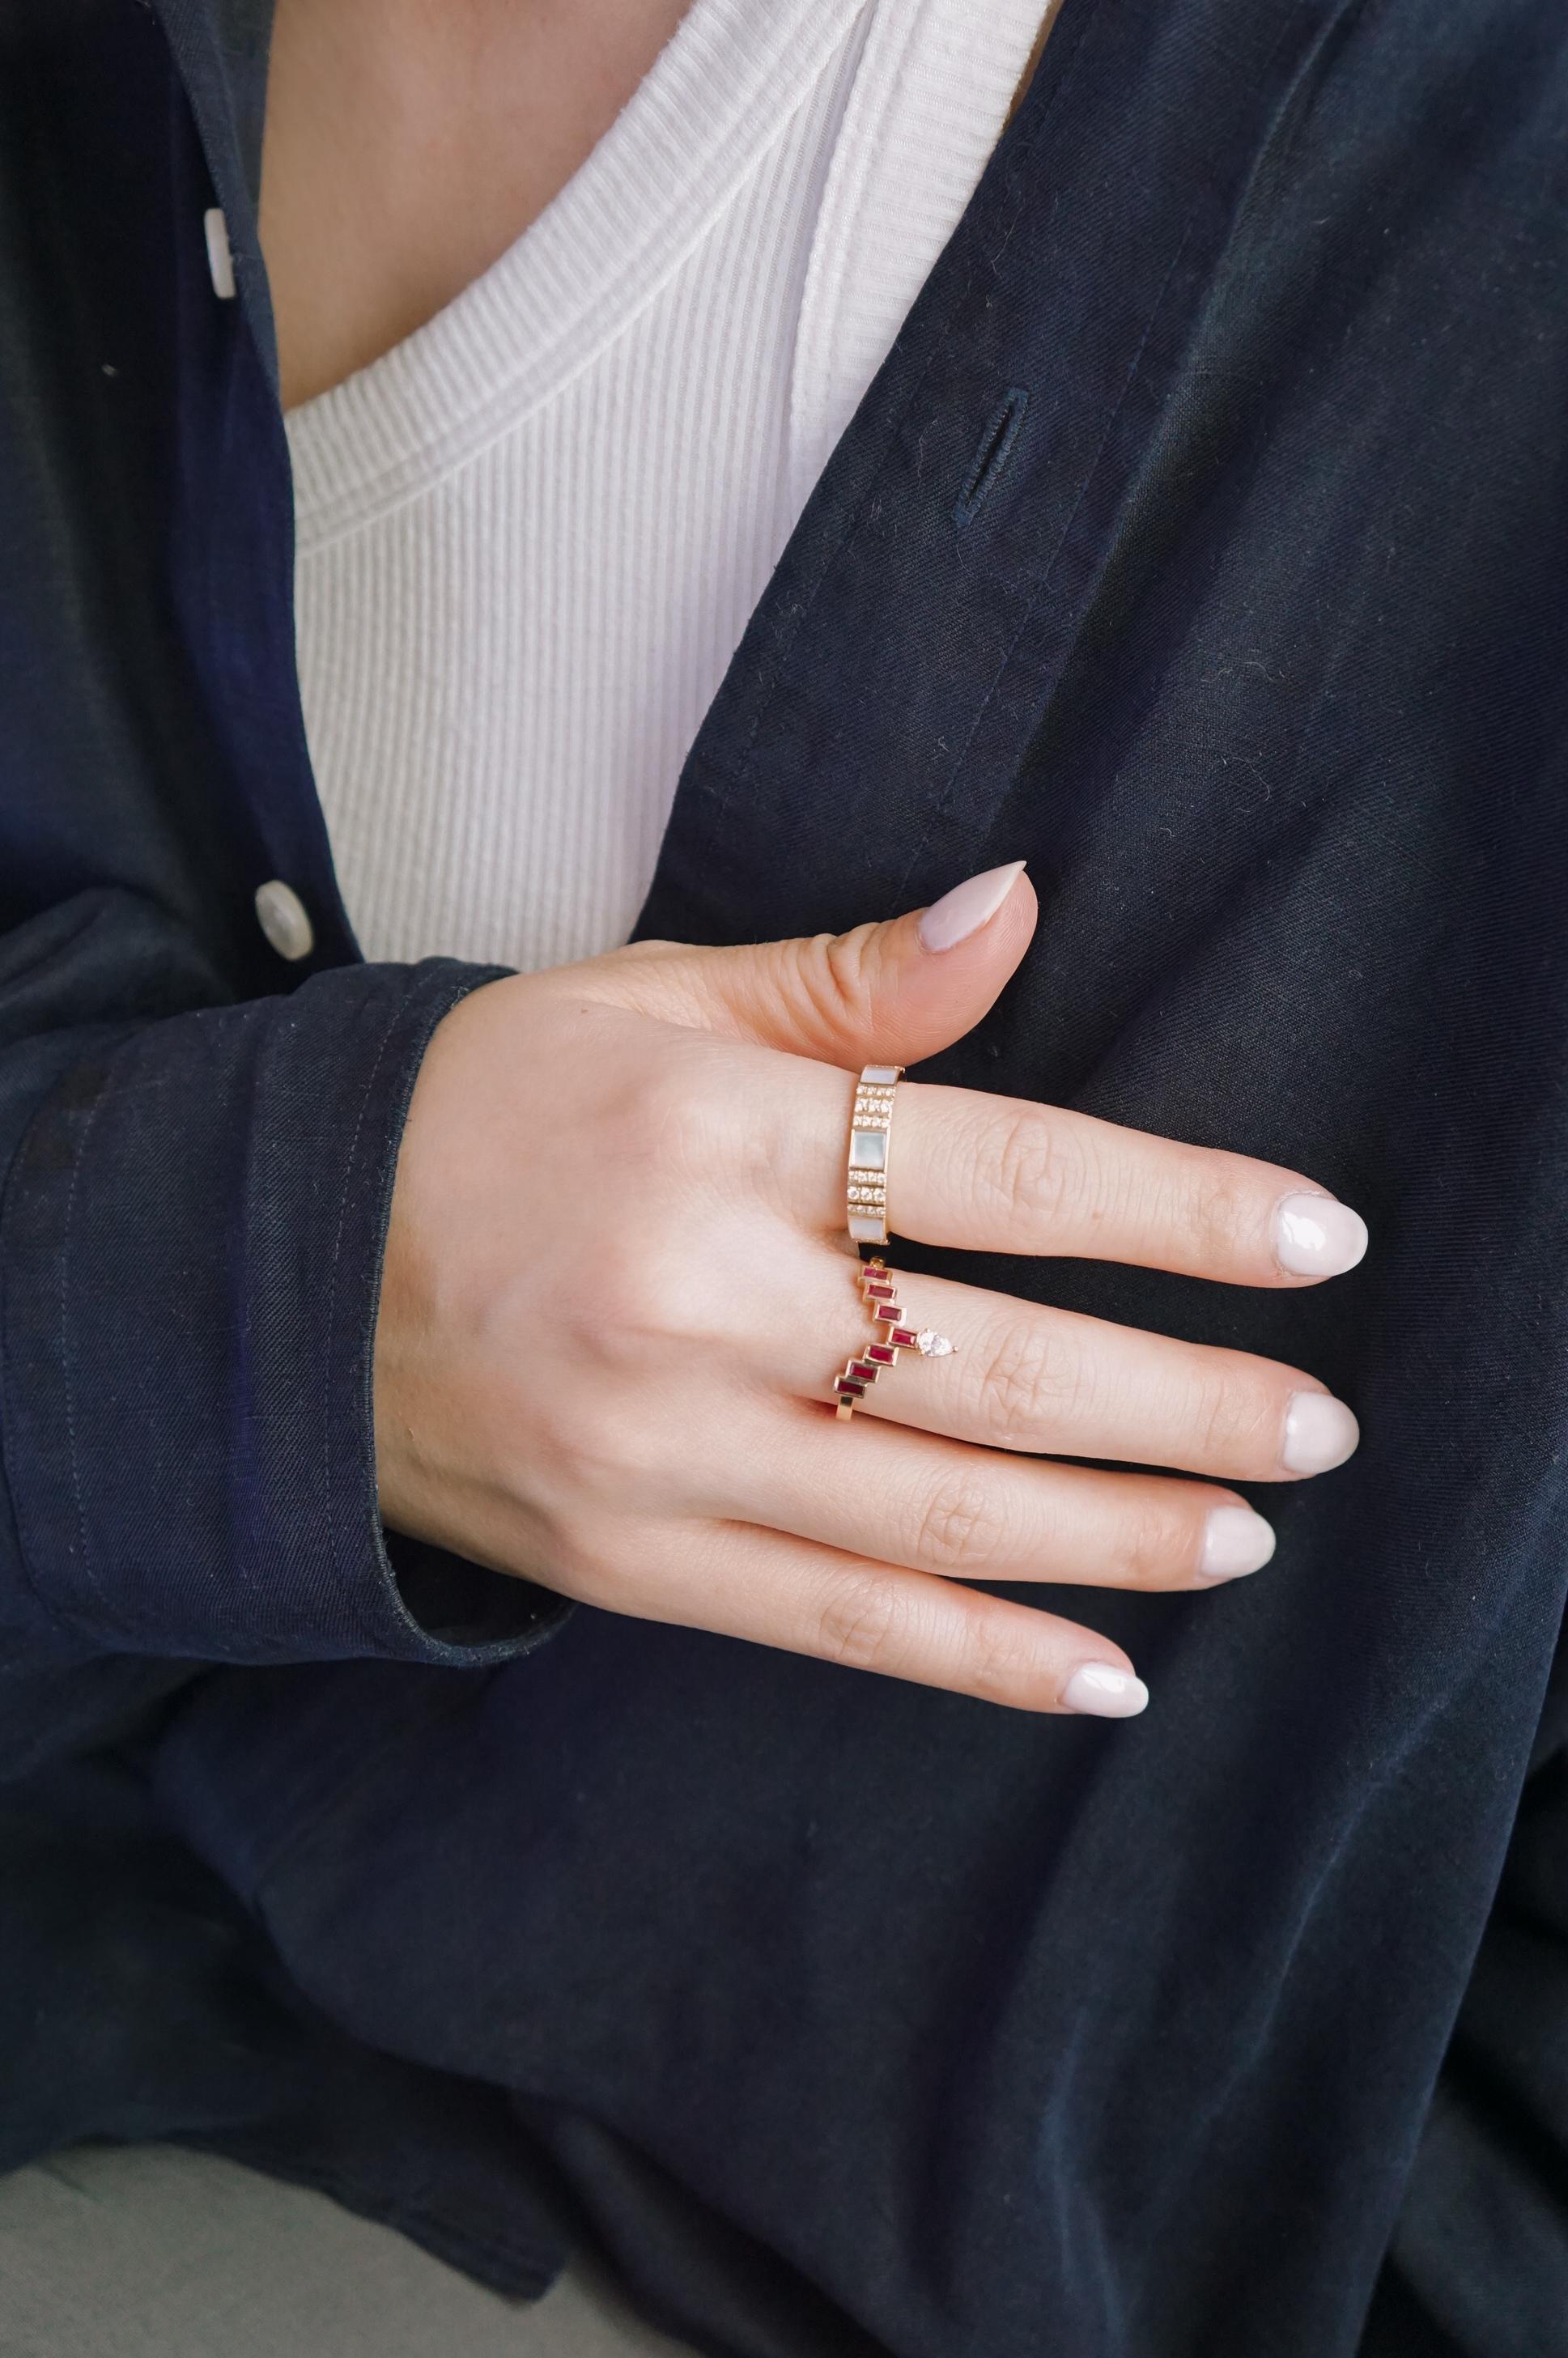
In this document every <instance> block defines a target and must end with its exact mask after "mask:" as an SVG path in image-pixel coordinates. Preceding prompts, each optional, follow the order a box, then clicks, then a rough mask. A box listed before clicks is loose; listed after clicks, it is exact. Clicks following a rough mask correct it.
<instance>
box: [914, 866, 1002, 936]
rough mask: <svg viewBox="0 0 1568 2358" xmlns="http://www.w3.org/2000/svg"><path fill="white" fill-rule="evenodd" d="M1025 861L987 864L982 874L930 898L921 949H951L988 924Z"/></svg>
mask: <svg viewBox="0 0 1568 2358" xmlns="http://www.w3.org/2000/svg"><path fill="white" fill-rule="evenodd" d="M1023 870H1024V862H1023V861H1022V860H1009V861H1008V863H1007V865H1006V867H1005V868H988V869H987V870H986V871H985V873H984V874H983V875H981V876H970V877H967V878H966V879H965V881H964V882H963V883H962V884H955V885H954V887H953V889H952V891H951V892H944V893H943V895H942V898H941V899H940V900H939V901H933V902H932V903H931V906H930V907H929V909H927V910H925V912H924V913H923V914H922V916H921V920H920V942H921V947H922V948H923V949H928V950H954V949H957V946H958V944H959V943H960V942H967V941H968V938H969V936H970V935H971V934H978V933H979V930H980V927H981V926H982V925H989V923H990V921H991V919H992V918H993V917H994V916H995V915H996V913H997V911H998V910H999V909H1000V906H1001V904H1002V903H1003V902H1004V901H1005V900H1006V898H1007V896H1008V894H1009V893H1010V892H1011V890H1012V888H1013V886H1014V885H1015V884H1016V883H1017V882H1018V880H1019V878H1020V877H1021V876H1022V873H1023Z"/></svg>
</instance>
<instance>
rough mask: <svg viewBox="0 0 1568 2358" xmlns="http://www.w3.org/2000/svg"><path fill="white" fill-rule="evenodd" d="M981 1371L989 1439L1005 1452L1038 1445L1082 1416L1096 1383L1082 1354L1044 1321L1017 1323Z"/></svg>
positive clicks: (999, 1341) (985, 1357)
mask: <svg viewBox="0 0 1568 2358" xmlns="http://www.w3.org/2000/svg"><path fill="white" fill-rule="evenodd" d="M981 1368H982V1377H981V1392H980V1396H981V1401H982V1403H983V1410H984V1420H985V1425H986V1438H987V1440H988V1441H989V1443H991V1444H992V1445H993V1446H995V1447H997V1448H999V1449H1026V1448H1030V1447H1035V1446H1038V1444H1039V1442H1040V1440H1041V1436H1042V1434H1044V1433H1048V1432H1049V1431H1050V1430H1051V1428H1052V1427H1053V1426H1054V1425H1060V1424H1063V1423H1066V1422H1071V1420H1072V1418H1073V1417H1074V1416H1075V1415H1076V1414H1077V1413H1078V1412H1081V1411H1082V1409H1083V1407H1084V1405H1085V1399H1086V1394H1087V1392H1088V1390H1089V1389H1090V1386H1091V1380H1092V1379H1091V1377H1090V1373H1089V1370H1088V1368H1087V1365H1086V1363H1085V1361H1084V1359H1083V1357H1082V1355H1081V1354H1080V1353H1079V1352H1078V1351H1077V1350H1076V1349H1075V1348H1074V1347H1072V1346H1071V1345H1070V1344H1069V1343H1068V1342H1067V1341H1066V1340H1065V1336H1064V1334H1063V1332H1062V1331H1061V1330H1060V1329H1058V1328H1057V1327H1055V1326H1054V1325H1052V1324H1050V1323H1048V1322H1047V1321H1045V1320H1043V1319H1028V1318H1021V1319H1015V1320H1013V1321H1011V1323H1010V1324H1009V1325H1006V1326H1005V1327H1004V1328H1003V1329H1002V1331H1001V1333H1000V1336H998V1337H997V1339H996V1341H995V1343H994V1344H993V1345H992V1347H991V1348H990V1350H989V1352H987V1353H985V1354H984V1355H983V1356H982V1359H981Z"/></svg>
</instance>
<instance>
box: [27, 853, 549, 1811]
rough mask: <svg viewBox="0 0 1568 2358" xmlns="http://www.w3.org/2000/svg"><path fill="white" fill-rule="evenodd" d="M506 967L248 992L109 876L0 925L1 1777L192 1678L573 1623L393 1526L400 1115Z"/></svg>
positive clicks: (520, 1640) (314, 981)
mask: <svg viewBox="0 0 1568 2358" xmlns="http://www.w3.org/2000/svg"><path fill="white" fill-rule="evenodd" d="M508 971H510V969H508V968H503V967H482V966H473V965H469V964H466V963H464V962H461V961H460V960H458V959H455V958H427V959H424V960H421V961H420V962H419V963H417V964H415V965H407V966H402V965H351V966H343V967H339V968H331V969H329V970H327V971H324V972H320V973H318V974H316V975H313V976H311V977H310V978H308V979H307V980H305V981H304V982H302V983H301V984H300V985H299V986H298V987H297V989H296V990H293V991H291V992H288V993H287V994H284V995H280V996H277V997H269V998H265V999H260V1000H254V1001H246V1002H244V1003H241V1004H236V1003H234V1001H233V1000H232V996H230V995H227V994H226V993H225V990H224V987H223V985H222V981H221V979H220V978H219V977H218V976H217V975H216V974H215V972H214V970H213V969H212V968H211V964H210V963H209V962H208V960H207V959H206V957H204V955H203V953H202V952H201V951H200V949H199V948H198V947H197V946H195V945H194V944H193V943H192V942H191V940H190V938H189V936H188V935H187V934H186V933H185V931H184V930H183V929H182V928H181V927H180V926H179V925H177V924H176V923H175V921H174V920H173V919H172V918H170V917H169V916H168V915H167V914H165V913H164V912H162V911H161V910H159V909H157V907H155V906H153V905H152V904H151V903H148V902H146V901H145V900H142V899H140V898H138V897H137V896H135V895H134V894H132V893H129V892H124V891H121V890H118V889H104V890H94V891H92V892H84V893H81V894H80V895H78V896H77V897H76V898H74V899H72V900H70V901H69V902H66V903H63V904H62V905H60V906H59V907H56V908H54V909H51V910H49V911H47V912H46V913H44V914H42V915H40V916H38V917H37V918H34V919H33V920H31V921H30V922H28V923H27V924H25V925H21V926H19V927H18V928H17V929H16V930H15V931H14V932H12V933H11V934H9V935H7V936H0V1455H3V1465H4V1483H3V1485H0V1771H3V1772H4V1773H7V1774H16V1773H20V1772H21V1771H24V1770H26V1769H27V1768H30V1767H32V1766H33V1765H35V1764H36V1763H37V1762H38V1761H39V1760H40V1759H42V1758H46V1757H48V1756H49V1755H51V1754H54V1753H58V1752H61V1751H63V1750H67V1749H70V1748H75V1747H81V1745H83V1744H85V1743H89V1742H92V1741H94V1740H101V1739H103V1738H104V1737H106V1736H109V1735H111V1734H113V1733H114V1732H116V1731H117V1729H118V1728H119V1727H120V1726H122V1725H124V1724H126V1723H128V1722H129V1721H130V1720H131V1719H133V1718H134V1717H135V1714H137V1713H138V1712H139V1711H140V1710H141V1709H142V1708H143V1707H144V1706H145V1705H146V1704H147V1703H148V1702H149V1701H150V1700H152V1699H155V1698H156V1697H157V1695H158V1694H159V1693H163V1692H166V1691H167V1690H168V1689H169V1688H171V1687H172V1686H173V1685H175V1684H178V1682H179V1680H180V1679H181V1678H182V1677H183V1676H185V1675H188V1674H189V1666H190V1665H191V1664H193V1663H197V1662H287V1661H301V1660H330V1659H334V1658H341V1657H347V1656H376V1657H381V1658H383V1659H390V1660H404V1661H410V1662H426V1663H434V1664H445V1665H453V1664H478V1663H486V1662H492V1661H496V1660H503V1659H506V1658H508V1657H510V1656H512V1655H514V1654H517V1653H520V1652H523V1651H524V1650H527V1649H528V1648H529V1647H530V1646H532V1645H534V1644H536V1643H537V1642H539V1641H540V1640H541V1639H543V1638H544V1637H546V1635H548V1634H549V1633H550V1632H551V1631H553V1630H554V1629H555V1628H557V1627H558V1626H559V1624H560V1622H561V1621H562V1620H563V1619H564V1618H565V1617H567V1616H568V1614H569V1612H570V1611H571V1609H572V1607H571V1605H570V1603H569V1601H568V1600H567V1599H565V1598H563V1597H561V1596H559V1595H556V1594H554V1593H553V1592H551V1591H549V1590H548V1589H545V1588H542V1587H539V1586H537V1585H535V1584H533V1583H531V1582H528V1581H520V1580H511V1579H506V1578H503V1576H502V1575H500V1574H495V1573H492V1572H489V1571H487V1570H484V1569H483V1568H481V1567H480V1566H478V1565H474V1564H469V1563H464V1562H463V1561H462V1560H461V1559H460V1558H458V1557H455V1556H452V1555H449V1554H448V1553H447V1552H445V1551H442V1550H439V1549H435V1548H428V1547H424V1546H421V1545H419V1544H417V1543H416V1542H412V1541H404V1540H401V1539H398V1538H395V1537H393V1536H392V1535H389V1534H388V1533H386V1532H385V1531H384V1530H383V1528H382V1524H381V1521H380V1518H379V1513H378V1509H377V1497H376V1476H375V1452H374V1435H373V1419H372V1386H371V1376H372V1346H373V1336H374V1323H375V1311H376V1300H377V1292H378V1288H379V1284H380V1277H381V1262H382V1254H383V1249H384V1240H385V1231H386V1222H387V1215H388V1211H389V1208H390V1204H391V1197H392V1184H393V1177H394V1172H395V1163H396V1156H397V1148H398V1142H399V1140H400V1137H401V1134H402V1128H403V1122H404V1120H405V1117H406V1111H407V1106H408V1100H409V1097H410V1094H411V1092H412V1089H413V1086H414V1079H415V1076H416V1072H417V1069H418V1065H419V1062H420V1058H421V1056H422V1055H423V1054H424V1051H425V1048H426V1045H427V1043H428V1041H429V1038H430V1035H431V1033H432V1032H433V1031H434V1030H435V1027H436V1025H437V1024H438V1022H439V1021H440V1019H441V1017H442V1016H443V1015H445V1014H446V1013H447V1012H448V1011H449V1009H451V1008H452V1007H454V1006H455V1005H456V1004H457V1003H458V1001H460V999H461V998H463V996H464V995H465V994H466V993H467V992H468V991H469V990H472V989H474V988H475V987H476V986H478V985H481V984H483V983H485V982H488V981H492V980H494V979H496V978H497V977H498V976H500V975H502V974H504V973H506V972H508Z"/></svg>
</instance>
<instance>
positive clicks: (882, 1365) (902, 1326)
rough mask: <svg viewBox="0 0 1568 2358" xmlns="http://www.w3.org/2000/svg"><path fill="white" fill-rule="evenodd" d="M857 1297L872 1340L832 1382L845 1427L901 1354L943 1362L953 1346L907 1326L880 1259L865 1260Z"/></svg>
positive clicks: (930, 1331) (930, 1330) (928, 1331)
mask: <svg viewBox="0 0 1568 2358" xmlns="http://www.w3.org/2000/svg"><path fill="white" fill-rule="evenodd" d="M860 1298H861V1300H862V1301H863V1302H864V1303H865V1305H866V1307H867V1309H868V1310H869V1311H870V1312H871V1325H872V1327H873V1329H874V1331H875V1334H876V1338H877V1339H876V1341H875V1342H874V1343H868V1344H867V1345H866V1347H865V1348H864V1349H863V1350H861V1351H857V1352H856V1353H855V1354H854V1355H853V1357H851V1358H849V1360H848V1361H847V1362H846V1364H845V1367H844V1369H843V1372H842V1374H840V1375H837V1376H835V1377H834V1379H833V1405H834V1407H835V1409H836V1410H837V1412H838V1422H840V1424H848V1422H849V1419H850V1418H851V1417H852V1416H853V1415H854V1413H855V1411H856V1409H857V1408H858V1407H859V1405H860V1402H861V1401H863V1400H864V1399H865V1397H866V1393H867V1391H868V1390H870V1388H871V1385H872V1384H874V1383H875V1382H876V1380H877V1378H878V1377H879V1376H880V1375H881V1374H882V1373H883V1372H884V1371H885V1370H886V1369H887V1368H896V1367H897V1365H898V1355H899V1353H900V1352H901V1351H918V1352H919V1353H920V1355H921V1357H922V1358H925V1359H945V1358H946V1357H947V1354H948V1353H949V1352H950V1351H956V1350H957V1344H956V1343H950V1342H949V1341H948V1339H947V1337H946V1335H938V1334H937V1332H936V1330H935V1327H934V1326H922V1327H921V1328H920V1329H919V1330H918V1332H917V1331H916V1330H915V1328H914V1327H913V1326H911V1325H909V1324H908V1322H907V1320H906V1319H905V1317H904V1314H903V1311H902V1310H901V1309H900V1307H899V1304H898V1287H897V1285H896V1283H895V1282H894V1281H893V1276H892V1271H891V1270H890V1269H889V1268H888V1266H887V1263H886V1262H885V1261H881V1260H869V1261H867V1263H866V1265H865V1267H864V1268H863V1269H862V1270H861V1271H860Z"/></svg>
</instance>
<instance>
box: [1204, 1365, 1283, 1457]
mask: <svg viewBox="0 0 1568 2358" xmlns="http://www.w3.org/2000/svg"><path fill="white" fill-rule="evenodd" d="M1282 1422H1283V1418H1282V1412H1281V1410H1280V1408H1279V1405H1278V1403H1277V1402H1276V1401H1274V1400H1273V1398H1272V1396H1271V1394H1270V1392H1269V1391H1268V1390H1267V1389H1266V1388H1265V1387H1264V1386H1262V1385H1260V1384H1258V1383H1256V1382H1253V1381H1249V1379H1248V1378H1247V1377H1246V1376H1244V1375H1240V1374H1238V1373H1237V1372H1235V1371H1234V1370H1230V1371H1217V1372H1216V1373H1214V1374H1211V1375H1205V1376H1203V1377H1201V1378H1200V1379H1199V1380H1198V1383H1197V1388H1196V1390H1195V1395H1194V1399H1193V1402H1192V1406H1191V1409H1190V1411H1189V1414H1188V1430H1189V1431H1190V1433H1192V1436H1193V1452H1192V1454H1193V1456H1194V1459H1195V1463H1196V1464H1197V1465H1199V1466H1207V1467H1219V1466H1238V1467H1239V1468H1240V1469H1242V1470H1243V1471H1245V1470H1246V1469H1247V1468H1249V1467H1250V1466H1254V1465H1257V1464H1259V1463H1261V1464H1263V1465H1265V1466H1267V1465H1271V1464H1272V1462H1273V1460H1274V1458H1275V1457H1276V1456H1277V1455H1278V1454H1279V1445H1280V1442H1279V1436H1280V1427H1281V1423H1282Z"/></svg>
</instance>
